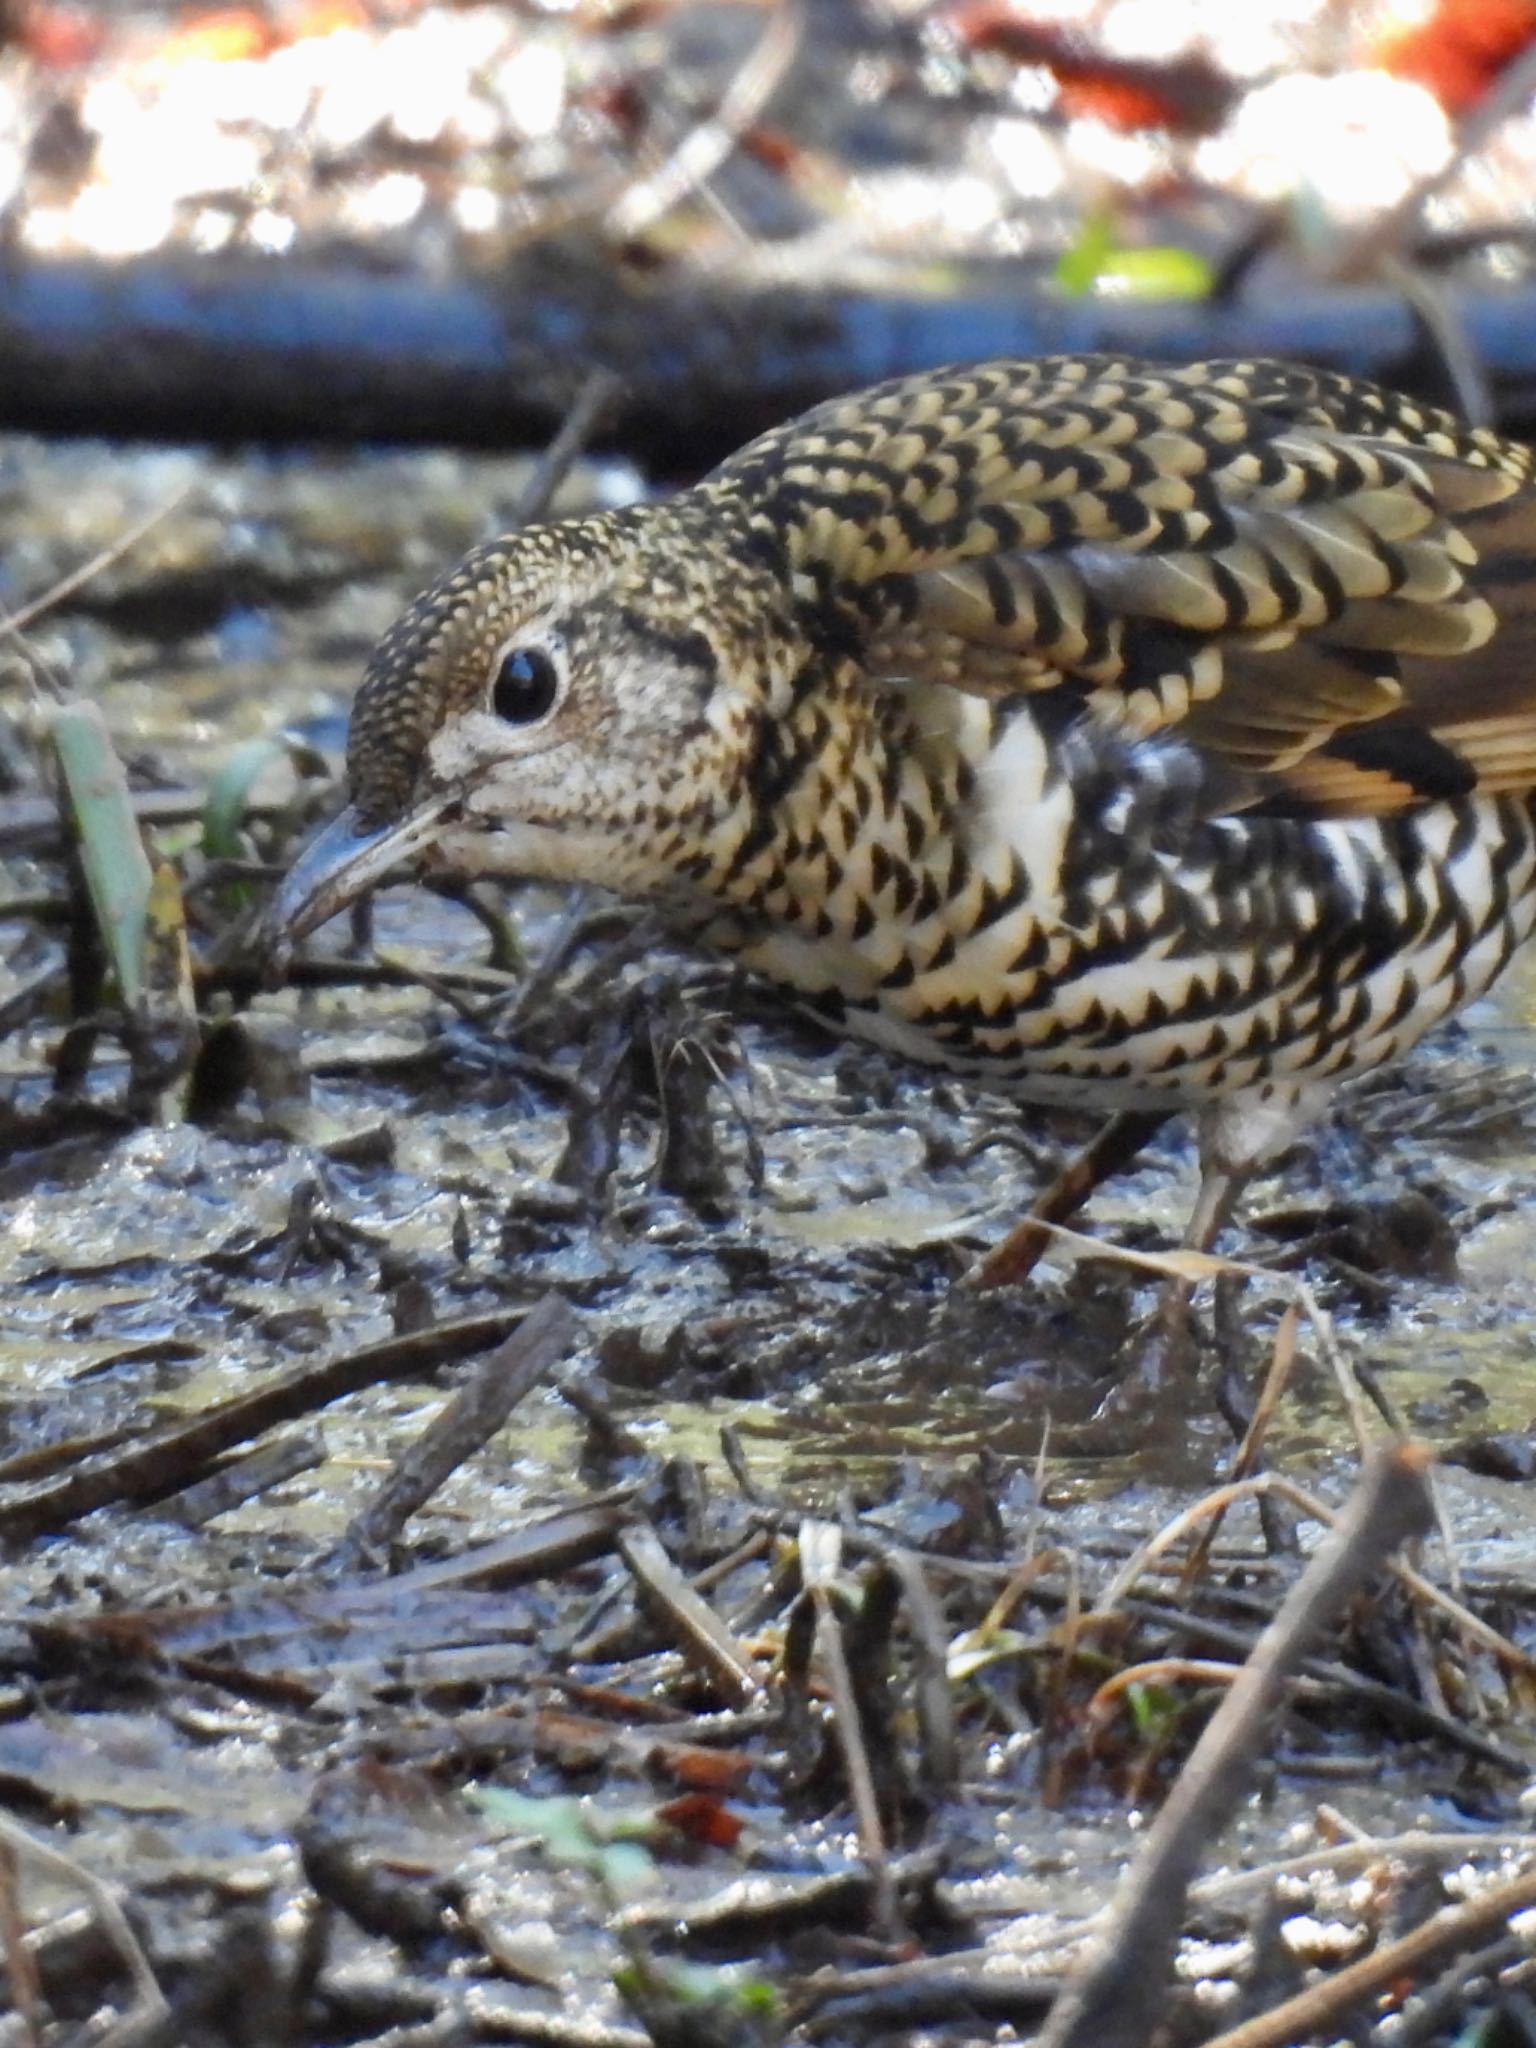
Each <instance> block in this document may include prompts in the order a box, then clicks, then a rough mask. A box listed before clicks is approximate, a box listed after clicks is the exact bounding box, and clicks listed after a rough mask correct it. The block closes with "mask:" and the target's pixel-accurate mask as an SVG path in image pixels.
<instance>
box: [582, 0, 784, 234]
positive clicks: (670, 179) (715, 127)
mask: <svg viewBox="0 0 1536 2048" xmlns="http://www.w3.org/2000/svg"><path fill="white" fill-rule="evenodd" d="M803 28H804V19H803V17H802V14H801V11H800V6H799V0H776V4H775V5H774V7H773V11H772V13H771V14H770V16H769V20H768V26H767V28H765V29H764V31H763V33H762V35H761V36H760V37H759V38H758V40H757V42H756V43H755V44H754V46H753V47H752V49H751V50H750V51H749V52H748V55H747V59H746V62H745V63H744V64H743V65H742V66H741V68H740V70H739V71H738V72H737V73H736V75H735V77H734V78H733V79H732V80H731V82H730V84H729V85H728V86H727V87H726V89H725V91H724V92H723V93H722V94H721V96H720V102H719V104H718V106H717V107H716V108H715V111H714V113H713V114H712V115H711V116H710V117H709V119H708V120H707V121H701V122H700V123H699V124H698V126H697V127H696V128H692V129H690V130H689V132H688V133H687V134H686V135H685V136H684V137H683V139H682V141H681V142H680V143H679V144H678V145H677V147H676V148H675V149H674V150H673V151H672V153H671V155H670V156H668V157H667V158H666V159H665V160H664V161H663V162H662V163H661V164H659V165H658V166H657V168H656V169H655V170H654V171H652V172H651V174H650V175H649V177H647V178H645V179H643V180H642V181H641V182H640V183H639V184H636V185H632V186H631V187H630V189H629V190H628V191H627V192H626V193H625V194H624V196H623V197H622V198H621V199H620V200H619V201H618V203H617V204H616V205H615V206H614V207H613V208H612V209H611V210H610V212H609V215H608V225H609V227H610V228H611V229H612V231H613V232H614V233H615V234H617V235H619V236H620V237H622V238H624V239H630V238H633V237H634V236H636V235H641V234H644V232H645V231H646V229H647V228H650V227H654V226H655V224H656V222H657V221H659V220H660V219H661V218H662V217H663V215H665V214H668V213H670V212H671V211H672V209H673V207H674V206H677V205H679V204H680V203H681V202H682V201H683V200H684V199H686V198H687V197H688V195H689V193H690V192H696V191H697V190H698V188H699V187H700V186H701V185H702V184H704V182H705V181H706V179H708V178H711V177H713V175H714V174H715V172H716V171H717V170H718V169H719V168H720V166H721V164H723V163H724V162H725V160H726V158H727V157H728V156H729V155H730V154H731V151H732V150H733V149H735V147H736V145H737V143H738V142H740V140H741V138H742V136H743V135H744V134H745V133H746V131H747V129H749V128H750V127H751V126H752V123H753V122H754V121H755V120H756V119H757V117H758V115H759V114H760V113H761V112H762V111H763V108H764V107H765V106H766V105H767V104H768V102H769V100H770V99H771V98H772V97H773V95H774V93H775V92H776V91H777V90H778V88H779V85H780V83H781V81H782V80H783V77H784V74H785V72H786V71H788V69H789V67H790V65H791V64H792V63H793V62H794V60H795V53H796V52H797V51H798V49H799V48H800V38H801V33H802V30H803Z"/></svg>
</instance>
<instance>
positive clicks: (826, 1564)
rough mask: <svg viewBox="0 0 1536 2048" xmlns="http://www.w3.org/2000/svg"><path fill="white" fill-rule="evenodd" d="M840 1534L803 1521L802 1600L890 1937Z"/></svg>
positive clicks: (892, 1929)
mask: <svg viewBox="0 0 1536 2048" xmlns="http://www.w3.org/2000/svg"><path fill="white" fill-rule="evenodd" d="M839 1536H840V1532H839V1530H838V1528H837V1526H836V1524H835V1523H830V1522H806V1523H805V1524H804V1525H803V1526H802V1528H801V1532H800V1572H801V1577H802V1578H803V1580H804V1582H805V1596H804V1597H805V1598H806V1599H808V1600H809V1601H810V1603H811V1607H812V1610H813V1612H814V1614H815V1617H816V1626H815V1647H816V1649H817V1650H818V1651H819V1652H820V1654H821V1662H822V1668H823V1669H824V1670H825V1672H826V1675H827V1687H828V1690H829V1692H830V1693H831V1696H832V1725H833V1727H834V1728H835V1729H836V1730H837V1739H838V1746H839V1747H840V1748H841V1750H842V1752H843V1768H844V1770H845V1771H846V1772H847V1774H848V1792H849V1797H850V1798H851V1799H852V1801H853V1817H854V1825H855V1827H856V1828H857V1830H858V1836H859V1853H860V1854H861V1855H862V1856H863V1858H864V1863H865V1867H866V1868H867V1869H868V1871H869V1875H870V1884H871V1889H872V1895H873V1906H874V1918H875V1923H876V1925H877V1926H878V1928H879V1930H880V1932H881V1934H882V1936H883V1937H884V1938H885V1939H886V1940H888V1941H890V1940H894V1939H895V1938H896V1936H897V1933H898V1931H899V1928H900V1918H899V1914H898V1910H897V1904H896V1885H895V1880H894V1879H893V1877H892V1875H891V1859H890V1854H889V1852H888V1850H887V1848H886V1841H885V1829H884V1827H883V1826H882V1824H881V1820H880V1802H879V1800H878V1798H877V1797H876V1794H875V1778H874V1772H873V1770H872V1769H871V1767H870V1761H869V1751H868V1749H867V1747H866V1746H865V1742H864V1729H863V1723H862V1721H861V1719H860V1715H859V1701H858V1694H857V1692H856V1690H855V1688H854V1683H853V1673H852V1672H851V1671H850V1670H849V1668H848V1653H847V1646H846V1644H845V1643H844V1640H843V1627H842V1619H841V1617H840V1615H839V1614H838V1611H837V1571H838V1567H839V1564H840V1562H841V1545H840V1542H839Z"/></svg>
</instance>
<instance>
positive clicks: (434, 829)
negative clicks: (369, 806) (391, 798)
mask: <svg viewBox="0 0 1536 2048" xmlns="http://www.w3.org/2000/svg"><path fill="white" fill-rule="evenodd" d="M459 801H460V799H459V796H458V794H457V792H454V793H451V794H446V795H443V796H441V797H438V798H436V799H434V800H432V801H429V802H428V803H425V804H422V805H419V806H418V807H417V809H415V810H413V811H411V812H409V813H407V815H406V816H405V817H403V818H401V819H400V820H399V821H398V822H397V823H395V824H393V825H383V826H378V827H373V828H370V827H368V826H365V825H362V824H361V823H359V821H358V816H357V813H356V812H355V811H354V810H352V809H351V808H348V809H347V810H345V811H343V812H342V814H341V816H340V817H339V818H334V819H333V820H332V821H331V823H330V824H329V825H327V826H326V827H325V829H324V830H323V831H322V832H320V833H318V834H317V835H316V836H315V838H313V839H312V840H311V841H310V842H309V844H308V846H306V847H305V849H304V851H303V852H302V853H301V854H300V855H299V857H298V859H297V860H296V861H295V862H294V864H293V866H292V867H291V868H290V869H289V870H288V873H287V875H286V877H285V878H284V881H283V885H282V887H281V888H280V889H279V890H278V892H277V894H276V896H275V897H274V898H273V899H272V904H271V907H270V908H269V909H268V911H267V914H266V917H265V919H264V920H263V928H262V938H263V950H264V951H265V952H266V953H267V955H268V957H269V958H270V959H271V960H272V961H273V962H274V964H276V965H278V966H282V965H284V964H286V961H287V958H288V954H289V952H290V951H291V949H292V947H293V944H294V942H295V940H297V939H302V938H303V937H304V935H305V934H306V933H307V932H312V931H313V930H314V929H315V927H316V926H317V925H322V924H324V923H325V921H326V919H327V918H332V917H335V915H336V914H337V912H338V911H341V910H345V909H346V907H347V905H348V904H349V903H355V902H356V900H357V898H358V897H359V896H361V895H362V894H363V893H364V891H365V890H368V889H371V888H372V887H373V886H374V884H375V883H376V882H378V881H379V880H380V879H381V878H382V877H383V876H384V875H385V874H386V873H387V872H388V870H389V869H390V868H392V867H396V866H398V865H399V864H400V862H402V861H406V860H410V859H411V858H412V857H413V856H414V855H415V854H418V853H420V852H421V851H422V850H423V848H424V847H428V846H430V845H431V844H432V842H433V840H434V839H436V838H437V836H438V834H439V833H440V832H441V831H442V829H443V827H444V826H445V825H446V824H447V823H448V821H449V818H450V816H451V815H452V814H453V812H455V811H456V810H457V808H458V805H459Z"/></svg>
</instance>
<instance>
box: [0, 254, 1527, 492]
mask: <svg viewBox="0 0 1536 2048" xmlns="http://www.w3.org/2000/svg"><path fill="white" fill-rule="evenodd" d="M1455 305H1456V311H1457V313H1458V315H1459V318H1460V320H1461V322H1462V324H1463V327H1464V329H1465V332H1466V334H1467V337H1468V340H1469V342H1470V345H1471V347H1472V348H1473V349H1474V351H1475V352H1476V354H1477V356H1478V357H1479V358H1480V359H1481V361H1482V363H1483V364H1484V366H1485V367H1486V369H1487V371H1488V374H1489V376H1490V379H1491V381H1492V384H1493V387H1494V390H1495V392H1496V393H1497V396H1498V399H1499V404H1500V410H1501V417H1502V419H1503V421H1504V423H1505V424H1507V425H1508V426H1509V427H1510V428H1511V430H1512V431H1515V432H1520V431H1531V430H1532V429H1536V291H1531V290H1510V291H1507V292H1502V293H1493V292H1487V293H1480V294H1469V295H1465V296H1463V297H1460V298H1458V299H1457V300H1456V301H1455ZM1096 349H1107V350H1117V351H1125V352H1129V353H1134V354H1140V355H1149V356H1153V357H1159V358H1163V359H1165V360H1177V359H1185V360H1188V359H1190V358H1194V357H1197V356H1202V355H1282V356H1294V357H1300V358H1302V359H1304V360H1311V361H1316V362H1320V363H1328V364H1332V365H1335V366H1337V367H1339V368H1342V369H1347V370H1351V371H1354V372H1355V373H1357V374H1360V375H1365V376H1370V377H1375V378H1378V379H1379V380H1381V381H1382V382H1384V383H1389V384H1397V385H1399V386H1401V387H1403V388H1405V389H1409V390H1414V391H1417V392H1419V393H1420V394H1421V395H1423V396H1426V397H1430V398H1436V399H1440V398H1443V397H1444V396H1445V392H1444V389H1443V385H1442V383H1441V380H1440V378H1439V373H1438V367H1437V365H1436V363H1435V361H1434V358H1433V352H1432V351H1429V350H1427V349H1426V347H1425V344H1424V341H1423V337H1422V333H1421V330H1420V328H1419V325H1418V323H1417V320H1416V318H1415V315H1414V313H1413V311H1412V310H1411V308H1410V307H1409V306H1408V305H1407V304H1406V303H1405V302H1404V301H1403V300H1402V299H1400V298H1397V297H1394V296H1392V295H1391V294H1389V293H1387V292H1383V291H1362V290H1346V289H1342V288H1336V289H1325V288H1322V287H1316V288H1305V289H1301V290H1298V291H1296V292H1294V293H1289V294H1286V295H1284V296H1274V297H1269V298H1266V299H1264V300H1263V301H1250V302H1244V303H1240V304H1237V305H1222V306H1215V305H1202V304H1198V303H1192V302H1188V301H1181V302H1177V303H1175V302H1164V303H1160V304H1149V303H1144V302H1143V303H1135V302H1127V301H1120V302H1113V301H1107V302H1098V301H1091V300H1082V299H1075V300H1066V299H1053V298H1048V297H1045V296H1041V295H1034V294H1031V293H1030V292H1029V290H1028V289H1027V286H1026V284H1025V283H1023V282H1021V283H1020V284H1019V285H1018V286H1017V287H1016V288H1014V289H1008V288H1007V285H1006V282H1005V277H1004V274H1003V273H1000V272H997V271H992V272H989V273H987V274H986V277H985V283H984V284H983V285H981V286H976V285H972V286H971V287H968V288H961V289H957V291H956V293H955V294H954V295H952V296H945V297H940V296H924V297H917V296H911V297H897V296H894V295H891V296H875V295H872V294H862V295H854V294H837V293H833V292H821V291H818V292H812V291H805V290H790V289H786V288H782V287H781V288H776V289H773V290H767V289H763V290H755V291H751V292H746V291H743V290H741V289H732V288H730V287H727V286H722V285H721V284H719V283H718V282H713V283H708V284H700V283H691V284H690V283H678V282H676V281H675V280H674V279H673V278H672V277H671V276H670V275H669V276H667V277H665V278H662V279H651V280H643V281H626V280H625V278H624V277H623V275H622V274H621V273H618V272H617V271H616V269H615V265H614V262H613V258H612V256H611V254H609V253H606V252H603V251H600V250H597V249H595V248H594V250H593V251H592V252H591V259H590V261H584V260H583V259H582V258H581V257H580V256H579V255H576V254H573V253H572V252H571V251H570V250H569V249H565V250H559V249H555V248H551V249H549V250H541V251H534V252H531V253H530V254H529V255H527V256H525V257H523V258H522V259H520V261H519V263H518V266H517V267H516V269H515V270H514V271H511V272H509V273H508V274H506V275H504V276H502V277H500V278H481V279H474V280H470V279H457V280H454V279H446V280H445V279H439V278H430V277H419V276H401V275H392V274H379V273H370V272H366V271H358V270H341V269H334V270H333V269H323V268H318V267H306V266H304V265H302V264H300V263H297V262H292V261H259V260H256V259H248V260H242V261H238V262H236V261H231V260H227V259H214V258H203V259H189V258H179V259H172V258H169V257H164V258H145V259H143V260H140V261H135V262H126V263H120V264H105V263H92V262H85V261H74V260H70V261H56V262H42V261H26V260H21V259H19V258H17V257H16V256H14V255H11V256H10V257H8V258H0V427H7V428H17V429H26V430H29V431H32V432H41V433H71V434H83V433H90V434H104V435H108V436H111V437H113V438H129V439H132V438H148V439H163V440H177V441H188V440H191V441H213V442H223V443H229V442H236V441H269V442H338V441H340V442H354V441H358V440H369V441H384V442H436V443H442V444H447V445H456V446H461V447H497V448H500V447H520V446H533V445H542V444H543V443H544V442H545V441H546V440H547V439H548V437H549V435H550V434H551V432H552V431H553V430H554V429H555V427H556V426H557V425H558V424H559V421H560V419H561V418H562V416H563V415H564V413H565V411H566V408H567V407H568V405H569V403H570V401H571V398H572V396H573V394H574V393H575V392H576V390H577V389H579V387H580V385H581V383H582V381H583V380H584V379H585V378H586V377H587V376H588V374H589V373H590V372H591V371H592V370H593V369H594V368H600V367H602V368H608V369H611V370H613V371H616V372H617V373H618V375H619V376H620V378H621V379H622V381H623V387H624V388H623V394H622V396H621V398H620V400H619V401H618V403H617V404H616V405H615V406H614V408H613V410H612V413H611V415H610V424H609V428H608V433H607V444H608V445H609V446H612V447H617V448H620V449H622V450H624V451H625V452H627V453H629V454H631V455H633V456H635V457H636V458H637V459H638V460H640V461H641V462H643V463H645V464H646V465H647V466H649V467H650V468H652V469H653V470H655V471H657V472H659V473H662V474H671V475H680V474H686V473H689V472H696V471H698V470H699V469H701V468H703V467H704V466H706V465H707V464H708V463H710V462H712V461H714V460H715V459H717V458H718V457H719V456H721V455H722V454H724V453H727V452H728V451H729V450H730V449H732V448H734V447H737V446H739V445H740V443H741V442H742V441H743V440H744V439H745V438H746V437H747V436H748V435H749V434H751V433H753V432H755V431H757V430H758V429H759V428H761V427H764V426H767V425H770V424H772V423H773V422H774V421H777V420H781V419H783V418H785V417H786V416H788V415H789V414H791V413H794V412H796V411H799V410H800V409H802V408H803V407H805V406H807V405H811V404H814V403H815V402H816V401H817V400H818V399H822V398H825V397H827V396H829V395H830V394H832V393H834V392H838V391H844V390H848V389H851V388H853V387H855V386H858V385H861V384H867V383H872V382H874V381H875V380H876V379H878V378H881V377H888V376H895V375H898V374H901V373H904V372H906V371H911V370H919V369H927V368H931V367H932V366H933V365H935V364H938V363H944V362H955V361H964V360H975V359H978V358H981V357H985V356H992V355H1008V354H1017V355H1036V354H1049V353H1054V352H1056V351H1058V350H1068V351H1081V350H1096Z"/></svg>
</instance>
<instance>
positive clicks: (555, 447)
mask: <svg viewBox="0 0 1536 2048" xmlns="http://www.w3.org/2000/svg"><path fill="white" fill-rule="evenodd" d="M620 388H621V384H620V379H619V378H617V377H616V376H615V375H614V374H613V372H612V371H611V370H592V371H589V372H588V374H587V377H586V379H585V381H584V382H583V384H582V386H581V389H580V390H579V391H578V392H577V393H576V396H575V397H574V398H573V399H572V400H571V404H570V410H569V411H568V412H567V413H566V415H565V418H564V419H563V420H562V421H561V422H560V431H559V433H557V434H556V436H555V438H554V439H553V440H552V441H551V442H550V444H549V446H548V447H547V448H546V449H545V450H544V453H543V454H542V455H541V456H540V457H539V459H538V461H537V462H536V463H535V464H534V468H533V474H532V476H530V477H529V479H528V482H527V484H526V485H525V486H524V489H523V494H522V496H521V497H520V498H519V499H518V501H517V510H516V511H515V512H514V514H513V515H512V523H513V525H514V526H532V525H533V524H534V523H535V522H536V521H537V520H540V519H542V518H544V517H545V515H546V514H547V513H548V511H549V508H550V506H551V505H552V504H553V503H554V501H555V493H556V491H558V490H559V488H560V486H561V484H563V483H564V482H565V479H566V476H567V474H568V472H569V470H570V467H571V464H572V463H573V462H574V461H575V460H576V458H577V456H578V455H580V454H581V452H582V450H583V449H584V448H585V447H586V445H587V443H588V441H590V440H591V438H592V435H593V432H594V430H595V429H596V427H597V424H598V422H599V421H600V420H601V419H602V417H603V414H604V413H605V412H606V411H607V410H608V408H609V406H610V405H611V404H612V403H613V401H614V399H615V397H617V395H618V392H619V390H620Z"/></svg>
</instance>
